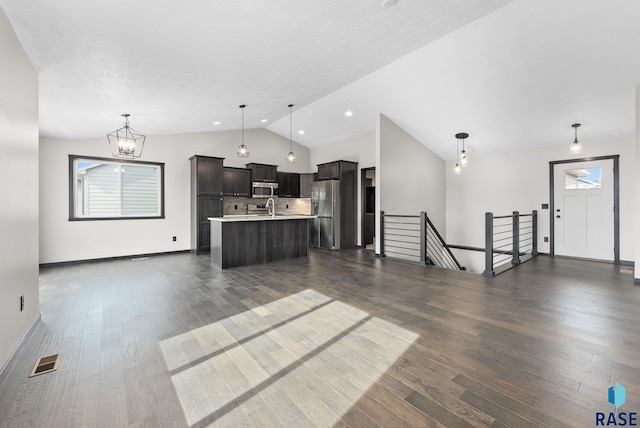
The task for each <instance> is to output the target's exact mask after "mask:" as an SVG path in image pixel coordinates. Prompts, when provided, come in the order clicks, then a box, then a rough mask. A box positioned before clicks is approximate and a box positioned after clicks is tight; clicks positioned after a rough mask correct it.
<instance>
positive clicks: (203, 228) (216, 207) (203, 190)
mask: <svg viewBox="0 0 640 428" xmlns="http://www.w3.org/2000/svg"><path fill="white" fill-rule="evenodd" d="M189 160H190V161H191V251H193V252H195V253H196V254H203V253H208V252H209V249H210V245H211V244H210V243H211V239H210V230H211V228H210V226H209V221H208V220H207V218H208V217H222V210H223V200H222V191H223V181H224V180H223V166H222V161H223V158H216V157H210V156H199V155H194V156H192V157H190V158H189Z"/></svg>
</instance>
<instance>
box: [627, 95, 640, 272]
mask: <svg viewBox="0 0 640 428" xmlns="http://www.w3.org/2000/svg"><path fill="white" fill-rule="evenodd" d="M635 149H636V158H635V166H636V175H635V177H634V182H635V183H640V85H638V86H636V141H635ZM635 197H636V200H635V202H636V204H635V209H636V212H637V213H640V186H636V192H635ZM632 226H633V227H635V229H627V230H628V231H631V230H635V233H633V234H632V233H629V235H632V236H633V237H635V240H636V242H635V251H636V253H635V257H634V258H633V259H632V260H635V265H634V266H635V268H634V270H633V278H634V283H636V284H640V222H638V221H637V220H636V221H634V222H633V225H632Z"/></svg>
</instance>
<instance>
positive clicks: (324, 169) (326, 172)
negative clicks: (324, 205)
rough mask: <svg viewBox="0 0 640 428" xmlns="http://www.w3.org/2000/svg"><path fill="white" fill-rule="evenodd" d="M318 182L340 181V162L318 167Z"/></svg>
mask: <svg viewBox="0 0 640 428" xmlns="http://www.w3.org/2000/svg"><path fill="white" fill-rule="evenodd" d="M318 180H340V161H337V162H329V163H322V164H320V165H318Z"/></svg>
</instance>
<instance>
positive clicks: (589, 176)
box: [564, 167, 601, 190]
mask: <svg viewBox="0 0 640 428" xmlns="http://www.w3.org/2000/svg"><path fill="white" fill-rule="evenodd" d="M600 174H601V173H600V167H597V168H581V169H566V170H565V171H564V188H565V189H573V190H576V189H599V188H600Z"/></svg>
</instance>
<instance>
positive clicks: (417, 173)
mask: <svg viewBox="0 0 640 428" xmlns="http://www.w3.org/2000/svg"><path fill="white" fill-rule="evenodd" d="M376 150H377V155H376V156H377V158H378V159H377V162H378V165H379V166H378V168H377V169H376V182H377V185H376V224H380V219H379V215H380V213H379V212H380V210H382V211H384V212H385V213H386V214H407V215H414V214H415V215H418V214H419V213H420V211H426V212H427V215H428V216H429V218H430V219H431V221H432V222H433V224H434V225H435V227H436V228H437V229H438V231H439V232H440V233H441V234H442V235H443V236H445V235H444V232H445V225H446V209H445V205H446V198H445V171H444V170H445V161H444V160H443V159H441V158H440V157H438V156H436V155H435V154H434V153H433V152H432V151H431V150H429V149H428V148H426V147H425V146H424V145H423V144H422V143H420V142H419V141H418V140H416V139H415V138H413V137H412V136H411V135H409V134H408V133H406V132H405V131H403V130H402V129H401V128H400V127H398V126H397V125H396V124H395V123H393V122H392V121H391V120H389V119H388V118H387V117H385V116H384V115H383V114H380V118H379V123H378V136H377V141H376ZM445 239H446V238H445ZM379 248H380V242H379V233H376V251H378V252H379Z"/></svg>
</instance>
